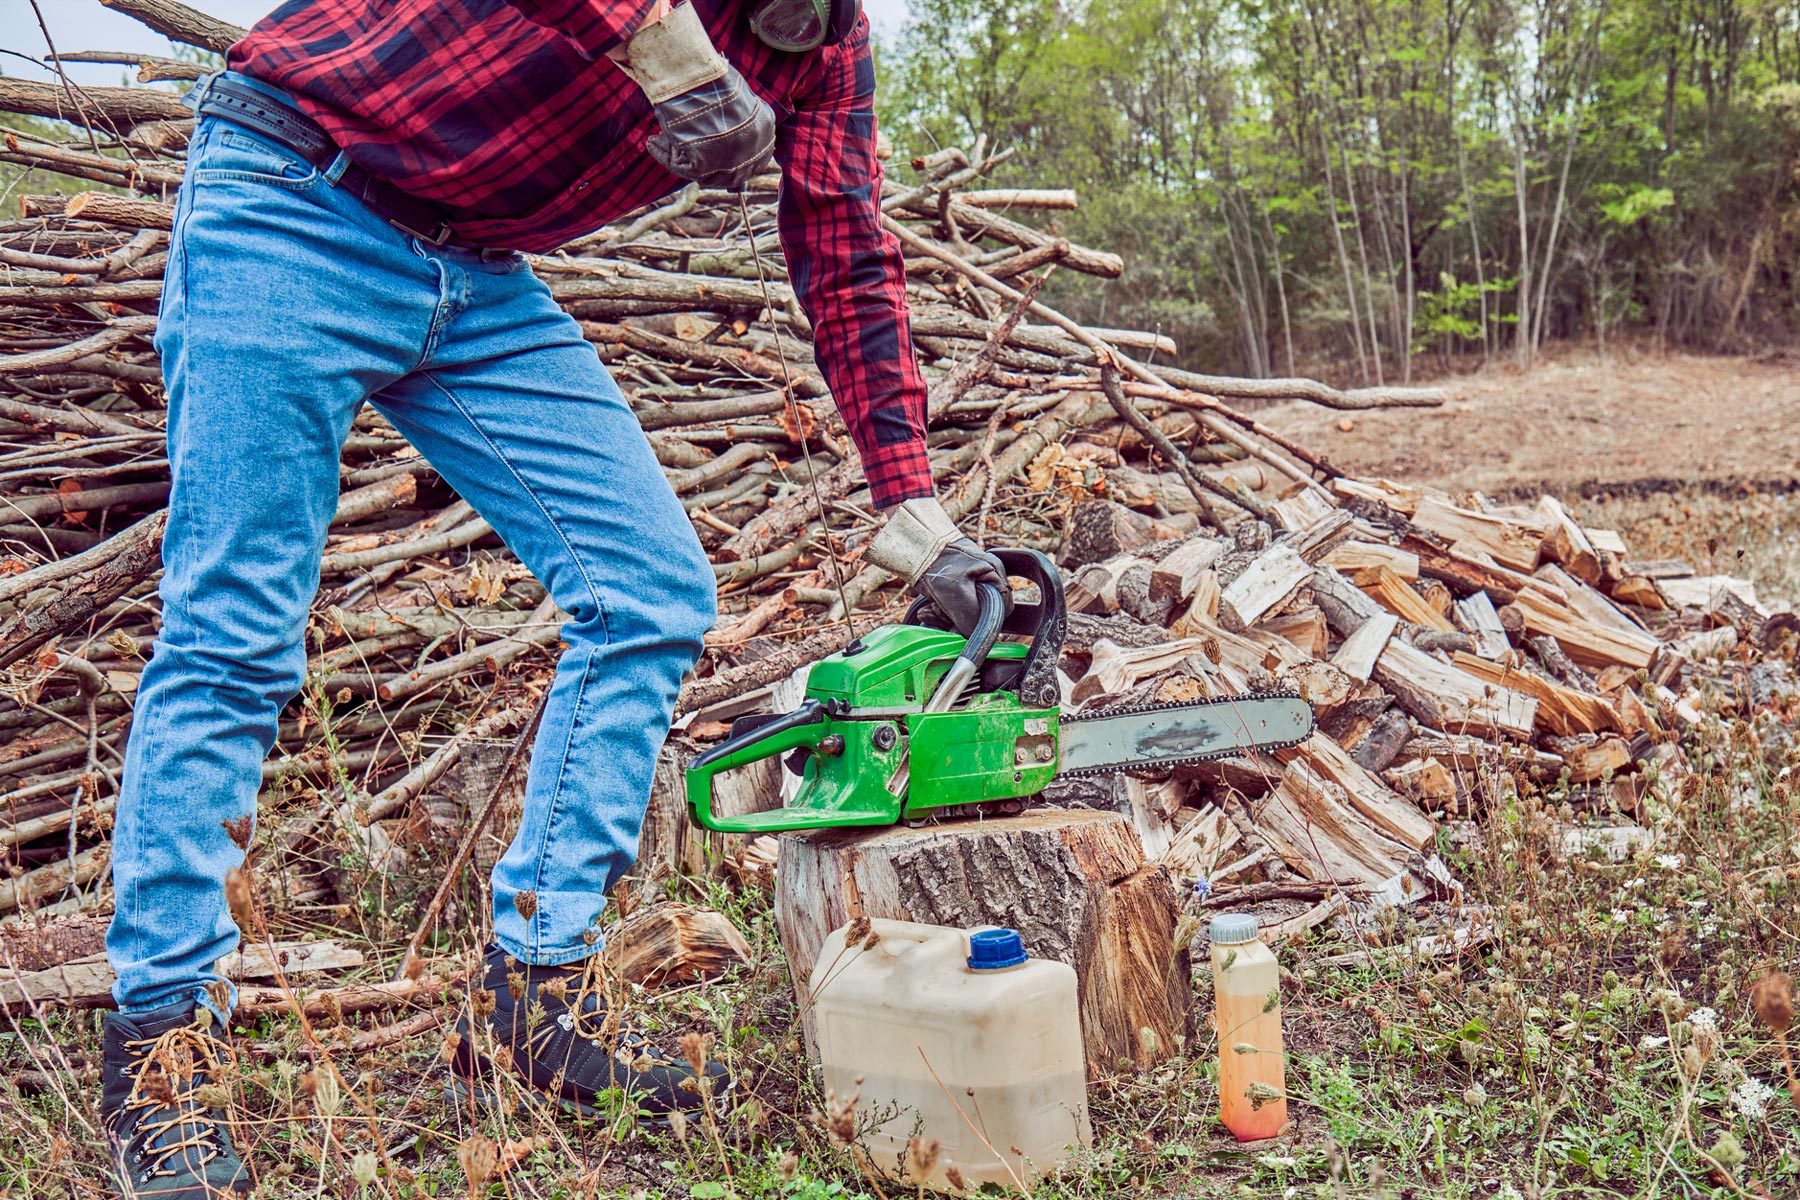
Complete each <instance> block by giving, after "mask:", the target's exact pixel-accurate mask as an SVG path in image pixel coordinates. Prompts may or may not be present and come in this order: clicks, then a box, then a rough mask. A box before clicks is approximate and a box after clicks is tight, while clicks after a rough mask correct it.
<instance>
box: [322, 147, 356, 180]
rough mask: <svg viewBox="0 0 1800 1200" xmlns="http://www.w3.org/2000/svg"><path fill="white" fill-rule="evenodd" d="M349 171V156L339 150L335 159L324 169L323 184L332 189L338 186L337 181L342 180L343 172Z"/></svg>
mask: <svg viewBox="0 0 1800 1200" xmlns="http://www.w3.org/2000/svg"><path fill="white" fill-rule="evenodd" d="M349 169H350V156H349V155H348V154H346V153H345V152H344V151H342V150H339V151H338V152H337V157H336V158H334V159H332V160H331V165H330V166H328V167H326V168H325V182H326V183H329V184H330V185H331V186H332V187H336V186H337V185H338V180H340V179H342V178H343V177H344V172H345V171H348V170H349Z"/></svg>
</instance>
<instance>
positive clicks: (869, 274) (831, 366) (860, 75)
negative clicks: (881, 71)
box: [775, 18, 933, 508]
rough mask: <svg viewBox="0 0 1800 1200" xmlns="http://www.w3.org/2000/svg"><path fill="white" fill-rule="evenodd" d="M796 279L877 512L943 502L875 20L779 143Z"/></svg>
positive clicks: (782, 217)
mask: <svg viewBox="0 0 1800 1200" xmlns="http://www.w3.org/2000/svg"><path fill="white" fill-rule="evenodd" d="M775 157H776V160H777V161H778V162H779V163H780V164H781V172H782V175H781V198H780V203H779V207H778V218H779V223H780V229H781V247H782V250H783V252H784V253H785V254H786V256H787V265H788V277H789V278H790V279H791V280H792V281H793V285H794V291H795V293H796V294H797V295H798V297H799V300H800V305H801V307H802V308H804V309H805V310H806V315H807V318H808V319H809V320H811V321H812V326H813V357H814V358H815V359H816V360H817V362H818V364H819V370H820V371H821V372H822V373H823V374H824V376H825V382H826V385H827V386H829V387H830V388H831V394H832V397H833V398H834V399H835V400H836V401H837V406H838V411H839V412H840V413H842V414H843V417H844V424H845V425H847V426H848V427H849V429H850V436H851V438H852V439H853V440H854V441H855V442H856V449H857V451H858V453H859V454H860V455H861V456H862V463H863V473H864V475H866V476H867V477H868V481H869V490H870V491H871V492H872V493H873V495H874V500H875V504H876V507H878V508H885V507H887V506H889V505H892V504H898V503H900V502H901V501H902V500H910V499H913V498H915V497H921V496H930V495H932V494H933V490H932V485H931V465H930V460H929V459H928V458H927V457H926V453H925V381H924V378H923V377H922V376H921V375H920V373H919V365H918V362H917V361H916V360H915V359H914V358H913V352H912V333H911V330H910V328H909V326H908V323H907V312H906V271H905V265H904V263H903V261H902V259H901V256H900V243H899V242H898V241H897V240H895V238H894V236H893V235H892V234H890V233H888V232H887V231H886V230H884V229H883V228H882V227H881V180H882V172H881V162H880V160H878V159H877V158H876V157H875V63H874V59H873V57H872V55H871V53H870V48H869V27H868V20H867V18H864V19H863V20H862V21H860V22H859V23H858V25H857V28H856V29H855V31H853V32H852V33H851V35H850V36H849V37H848V38H846V39H845V40H844V42H843V43H841V44H840V45H839V46H837V47H835V52H834V53H833V54H832V61H831V62H830V64H829V65H828V67H827V69H826V70H825V72H824V74H823V77H822V78H821V80H820V82H819V83H818V84H817V85H816V86H815V87H814V88H812V89H811V90H810V91H808V92H807V94H805V95H803V96H801V97H799V98H797V99H796V101H795V112H794V114H793V116H792V117H790V118H789V119H788V120H786V121H784V122H783V123H782V126H781V130H780V133H779V135H778V137H777V139H776V143H775Z"/></svg>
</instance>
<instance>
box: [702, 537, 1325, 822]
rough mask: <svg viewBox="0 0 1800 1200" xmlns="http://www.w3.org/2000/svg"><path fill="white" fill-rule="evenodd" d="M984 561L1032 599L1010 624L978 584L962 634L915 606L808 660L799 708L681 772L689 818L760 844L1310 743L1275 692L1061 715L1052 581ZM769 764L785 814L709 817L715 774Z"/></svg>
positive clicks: (754, 719)
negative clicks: (970, 620)
mask: <svg viewBox="0 0 1800 1200" xmlns="http://www.w3.org/2000/svg"><path fill="white" fill-rule="evenodd" d="M993 553H994V554H995V555H996V557H998V558H999V559H1000V561H1001V563H1002V564H1003V565H1004V566H1005V567H1006V570H1007V574H1008V575H1009V576H1012V577H1015V578H1020V579H1024V580H1026V581H1027V582H1028V583H1030V584H1031V585H1033V587H1034V590H1035V591H1036V599H1035V600H1031V599H1027V598H1025V597H1024V596H1023V595H1021V594H1020V593H1014V595H1015V602H1014V604H1013V608H1012V612H1011V613H1010V614H1008V613H1007V612H1006V610H1005V604H1004V601H1003V598H1002V596H1001V594H1000V592H999V589H997V588H993V587H987V588H985V589H984V594H983V596H982V605H981V616H980V619H979V620H978V621H977V622H976V626H975V628H974V630H973V631H972V632H971V633H970V634H969V636H968V637H967V638H963V637H961V636H959V635H958V634H956V633H953V632H949V631H946V630H944V629H941V628H934V627H932V624H931V622H933V620H934V618H936V616H937V614H936V610H935V609H934V608H932V607H931V606H930V605H929V604H926V603H925V602H923V601H920V602H916V603H915V604H914V605H913V606H912V608H910V609H909V610H908V611H907V614H906V617H905V618H904V620H903V621H902V623H901V624H898V625H884V626H882V627H881V628H879V629H875V630H872V631H871V632H869V633H867V634H864V635H863V636H862V637H860V638H857V639H856V640H855V641H853V642H851V643H850V644H849V645H847V646H845V647H844V648H843V649H842V650H840V651H839V652H837V653H836V654H833V655H830V656H829V657H826V658H823V659H820V660H819V661H818V662H816V663H814V664H813V666H812V669H811V671H810V672H809V673H808V675H807V684H806V700H805V702H804V703H802V704H801V705H800V707H799V708H796V709H795V710H794V711H793V712H790V713H782V714H761V713H759V714H754V715H751V716H745V717H739V718H738V719H737V720H736V721H734V722H732V726H731V732H730V735H729V736H728V737H727V738H726V739H725V740H724V741H723V742H720V743H719V744H718V745H717V746H714V747H713V748H712V749H710V750H708V751H706V752H705V753H704V754H701V755H699V756H698V757H696V758H695V759H693V760H692V761H691V762H690V763H689V764H688V769H687V795H688V804H689V807H690V808H691V810H692V815H693V819H694V821H695V822H696V823H698V824H700V825H702V826H704V827H705V828H707V829H715V830H719V831H721V832H725V833H773V832H776V831H779V830H787V829H822V828H830V827H835V826H852V825H892V824H895V823H896V822H899V821H907V822H914V823H917V822H922V821H929V820H933V819H943V818H950V817H961V816H969V815H976V814H981V813H992V812H1001V813H1005V812H1017V811H1019V810H1020V808H1021V807H1022V806H1023V804H1024V801H1025V800H1026V799H1027V798H1028V797H1031V796H1034V795H1036V794H1037V793H1039V792H1041V791H1043V790H1044V786H1045V785H1046V784H1048V783H1049V782H1050V781H1051V780H1052V779H1055V778H1057V777H1058V776H1080V775H1099V774H1105V773H1108V772H1114V771H1153V770H1158V769H1162V768H1166V767H1172V766H1177V765H1179V764H1182V763H1192V762H1199V761H1202V760H1205V759H1210V758H1223V757H1227V756H1231V755H1238V754H1244V753H1248V752H1250V751H1257V750H1275V749H1280V748H1282V747H1284V746H1292V745H1296V744H1298V743H1299V742H1301V741H1304V740H1305V739H1306V737H1307V736H1308V735H1309V734H1311V733H1312V730H1313V710H1312V706H1311V705H1310V704H1308V703H1307V702H1306V701H1305V700H1304V699H1302V698H1301V697H1299V696H1297V695H1292V694H1289V693H1283V692H1257V693H1251V694H1246V695H1239V696H1227V697H1220V698H1217V699H1212V700H1203V701H1198V702H1195V703H1191V704H1147V705H1141V706H1136V707H1131V708H1116V709H1101V710H1097V711H1092V712H1083V713H1079V714H1067V715H1065V714H1064V713H1063V712H1062V710H1061V707H1060V705H1059V690H1058V688H1057V681H1056V666H1057V660H1058V659H1059V658H1060V657H1061V654H1062V646H1063V639H1064V637H1065V635H1066V634H1067V631H1068V617H1067V612H1066V609H1065V607H1064V603H1063V589H1062V578H1061V576H1059V575H1058V574H1057V571H1056V567H1055V564H1053V563H1052V562H1051V561H1050V560H1049V558H1047V557H1045V556H1044V555H1043V554H1040V553H1038V552H1037V551H1035V550H995V551H994V552H993ZM1003 636H1005V637H1007V638H1009V639H1020V640H1005V641H1003V640H1001V639H1002V637H1003ZM778 754H784V755H787V759H786V761H785V765H786V766H787V768H788V769H790V770H793V771H795V772H796V773H797V774H799V776H800V786H799V790H798V792H796V794H795V795H794V797H793V800H792V802H791V803H789V804H786V805H784V806H783V807H780V808H776V809H771V810H768V811H766V812H755V813H746V814H741V815H733V816H728V815H723V814H720V813H717V812H715V811H714V810H713V781H714V780H715V779H716V778H718V776H720V775H721V774H723V773H725V772H727V771H732V770H736V769H738V768H740V767H744V766H748V765H749V764H751V763H754V762H758V761H760V760H762V759H765V758H770V757H772V756H774V755H778Z"/></svg>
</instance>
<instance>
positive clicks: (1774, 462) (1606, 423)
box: [1260, 350, 1800, 495]
mask: <svg viewBox="0 0 1800 1200" xmlns="http://www.w3.org/2000/svg"><path fill="white" fill-rule="evenodd" d="M1434 382H1440V383H1441V384H1442V385H1443V386H1445V387H1446V388H1448V389H1449V390H1450V392H1451V395H1452V398H1451V400H1450V401H1449V402H1448V403H1446V404H1445V405H1444V406H1443V407H1442V408H1436V409H1387V410H1378V411H1371V412H1356V413H1340V412H1332V411H1330V410H1326V409H1321V408H1316V407H1314V406H1312V405H1310V404H1298V403H1296V404H1284V405H1280V406H1277V407H1273V408H1270V409H1268V410H1267V411H1266V412H1265V413H1263V414H1260V415H1261V416H1262V418H1263V420H1264V421H1266V422H1267V423H1268V424H1269V425H1270V426H1272V427H1273V428H1275V429H1279V430H1281V431H1282V432H1283V433H1287V434H1291V435H1293V436H1295V437H1297V438H1298V439H1299V440H1300V441H1301V442H1302V443H1303V444H1305V445H1307V446H1310V447H1312V448H1313V449H1315V450H1322V451H1324V452H1325V453H1327V454H1328V455H1329V456H1330V457H1331V460H1332V461H1333V462H1334V463H1336V464H1337V465H1338V466H1339V467H1340V468H1342V469H1344V470H1347V471H1350V472H1352V473H1354V474H1358V475H1380V476H1386V477H1390V478H1396V479H1404V480H1409V481H1416V482H1423V483H1432V484H1437V485H1439V486H1448V487H1457V488H1473V489H1479V490H1482V491H1485V492H1489V493H1490V494H1496V495H1498V494H1512V493H1524V494H1528V495H1529V494H1533V493H1536V492H1539V491H1546V490H1547V491H1553V492H1558V493H1562V494H1568V493H1571V492H1578V491H1583V490H1599V491H1602V492H1631V491H1656V490H1662V489H1664V488H1668V487H1672V486H1682V485H1694V484H1702V485H1710V486H1713V487H1716V486H1718V485H1722V484H1752V485H1765V486H1776V487H1781V488H1791V487H1795V486H1800V356H1796V355H1794V354H1785V355H1767V356H1762V357H1758V358H1710V357H1699V356H1695V355H1681V354H1676V355H1666V356H1665V355H1656V354H1649V353H1644V352H1641V351H1632V350H1624V351H1619V352H1615V353H1613V354H1612V355H1610V356H1609V357H1608V358H1606V359H1602V358H1601V357H1600V356H1598V355H1596V354H1595V353H1593V352H1592V351H1586V350H1569V351H1562V352H1559V353H1557V354H1555V355H1553V356H1552V357H1551V358H1550V359H1549V361H1547V362H1545V363H1544V364H1543V365H1540V366H1538V367H1535V368H1534V369H1532V370H1530V371H1527V372H1520V371H1519V370H1518V369H1517V368H1515V367H1513V366H1511V365H1510V364H1507V365H1499V364H1495V365H1490V366H1488V367H1486V368H1483V369H1482V370H1481V371H1479V372H1477V373H1476V374H1474V375H1466V376H1460V377H1455V378H1451V379H1446V380H1442V381H1434ZM1346 425H1348V426H1349V428H1345V426H1346Z"/></svg>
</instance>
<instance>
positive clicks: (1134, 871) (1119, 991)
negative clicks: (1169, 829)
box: [775, 809, 1193, 1078]
mask: <svg viewBox="0 0 1800 1200" xmlns="http://www.w3.org/2000/svg"><path fill="white" fill-rule="evenodd" d="M777 879H778V881H779V882H778V885H777V894H776V906H775V920H776V925H777V927H778V929H779V931H780V934H781V942H782V948H783V949H784V950H785V951H786V954H787V960H788V969H789V970H790V971H791V972H792V974H793V979H794V987H795V991H796V994H798V995H799V996H800V997H801V1001H802V1005H803V1006H804V1005H805V1001H806V997H807V987H808V982H809V980H810V979H811V976H812V970H813V964H814V962H815V960H816V958H817V955H818V952H819V948H820V946H821V945H822V944H823V943H824V941H825V938H826V936H827V935H828V934H830V933H831V931H832V930H834V929H837V928H839V927H841V926H843V925H845V924H848V923H849V922H850V921H851V920H853V919H854V918H856V917H859V916H863V917H888V918H892V919H895V920H903V921H919V922H924V923H927V924H932V925H947V926H954V927H960V928H968V927H970V926H976V925H1003V926H1007V927H1009V928H1012V929H1017V930H1018V931H1019V932H1020V933H1021V934H1022V935H1023V936H1024V938H1025V945H1026V947H1027V948H1028V949H1029V950H1030V951H1031V953H1032V954H1034V955H1037V956H1039V957H1042V958H1051V959H1055V960H1057V961H1059V962H1065V963H1068V964H1069V965H1070V966H1072V967H1074V968H1075V973H1076V976H1077V979H1078V981H1079V993H1080V1004H1081V1030H1082V1038H1083V1041H1084V1043H1085V1048H1086V1053H1087V1067H1088V1074H1089V1076H1090V1077H1092V1078H1098V1077H1100V1076H1103V1075H1107V1074H1110V1073H1112V1072H1113V1071H1115V1070H1118V1069H1121V1068H1127V1069H1138V1070H1142V1069H1145V1068H1148V1067H1150V1066H1152V1065H1154V1064H1155V1063H1158V1062H1161V1061H1163V1060H1165V1059H1167V1058H1169V1057H1170V1056H1172V1055H1174V1054H1175V1053H1177V1052H1178V1050H1179V1049H1180V1046H1181V1043H1182V1042H1183V1040H1184V1039H1185V1038H1186V1037H1187V1036H1188V1033H1189V1030H1190V1027H1191V1023H1192V1009H1193V986H1192V977H1191V971H1190V964H1189V961H1188V952H1187V947H1186V945H1185V941H1181V942H1178V941H1177V936H1176V925H1177V923H1178V922H1179V920H1180V917H1181V905H1180V902H1179V899H1178V897H1177V894H1176V890H1175V885H1174V883H1173V881H1172V880H1171V878H1170V876H1169V874H1168V872H1167V871H1166V870H1165V869H1164V868H1163V867H1162V866H1160V865H1158V864H1152V863H1147V862H1145V860H1144V852H1143V848H1142V845H1141V844H1140V843H1139V841H1138V836H1137V834H1136V832H1135V831H1134V830H1133V829H1132V826H1131V822H1130V820H1129V819H1128V818H1126V817H1124V816H1122V815H1120V814H1118V813H1110V812H1087V811H1075V810H1058V809H1047V810H1037V811H1033V812H1029V813H1026V814H1024V815H1022V816H1017V817H1004V818H999V819H995V820H981V821H965V822H955V823H950V824H944V825H932V826H927V827H924V828H918V829H910V828H905V827H899V826H895V827H888V828H883V829H876V830H856V829H831V830H820V831H816V832H812V833H792V834H786V835H784V836H783V837H782V839H781V851H780V862H779V865H778V867H777ZM807 1033H808V1038H809V1041H810V1038H811V1030H810V1028H809V1029H808V1031H807Z"/></svg>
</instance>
